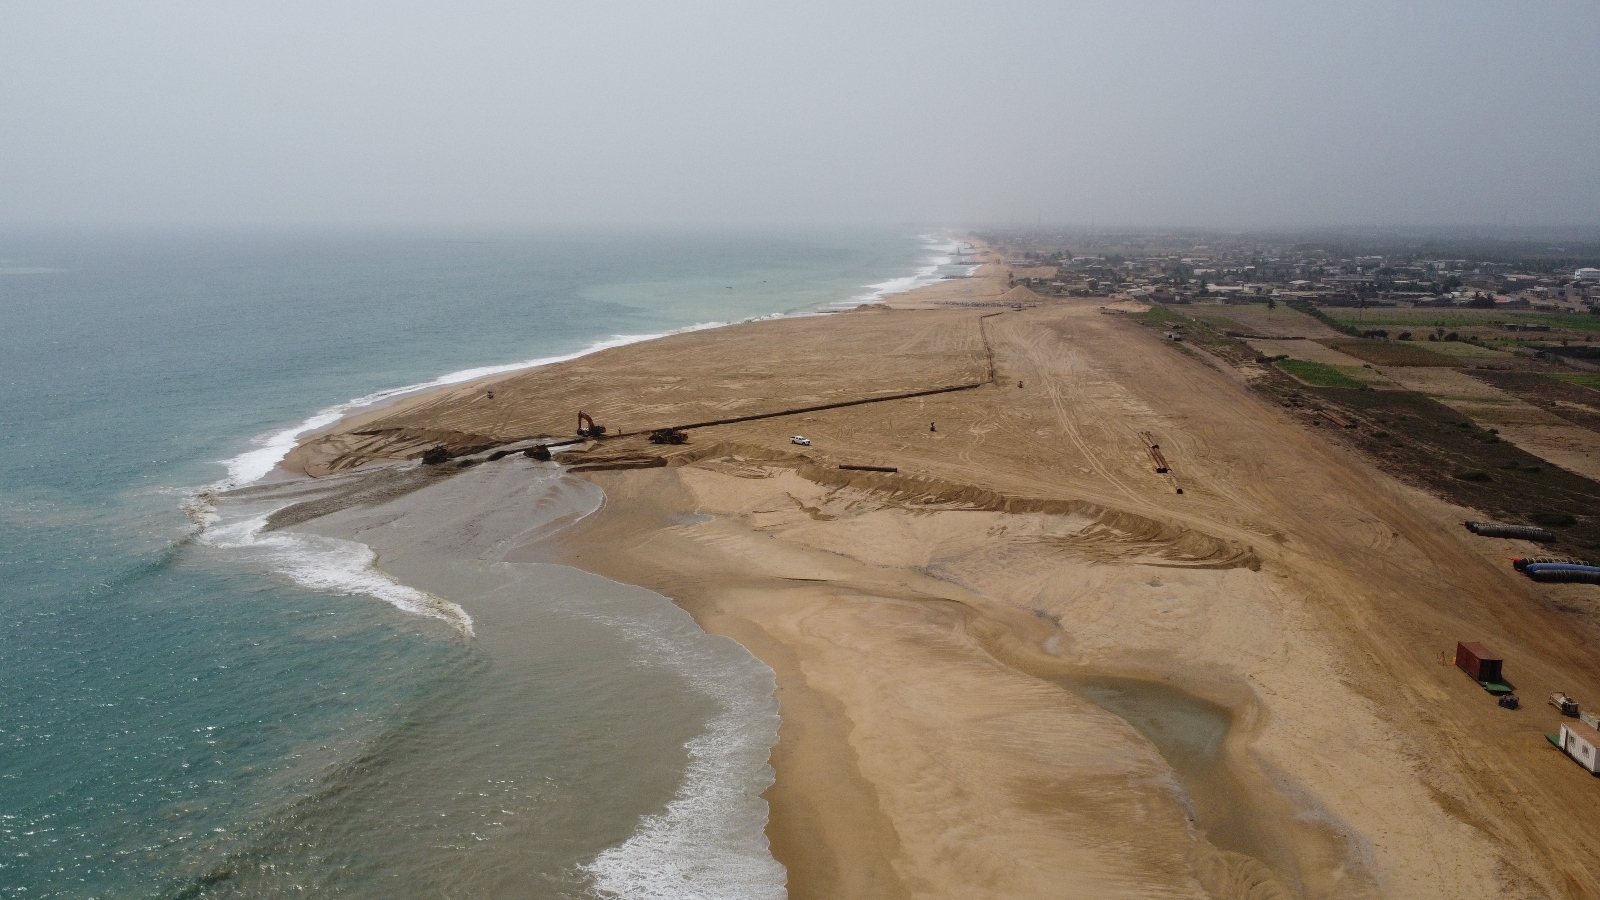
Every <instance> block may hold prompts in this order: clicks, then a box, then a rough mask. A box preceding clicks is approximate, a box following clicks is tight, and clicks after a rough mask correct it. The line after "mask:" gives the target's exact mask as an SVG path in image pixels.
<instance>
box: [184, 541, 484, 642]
mask: <svg viewBox="0 0 1600 900" xmlns="http://www.w3.org/2000/svg"><path fill="white" fill-rule="evenodd" d="M266 526H267V517H266V516H264V515H262V516H256V517H254V518H249V519H241V520H239V521H236V522H227V523H224V524H215V525H212V526H211V527H209V528H206V529H204V530H203V531H201V532H200V534H199V535H198V536H197V540H198V541H199V542H200V543H202V544H205V545H207V546H210V547H215V548H217V549H220V550H231V551H235V552H237V553H240V554H242V555H244V556H246V557H248V558H254V559H257V560H259V561H261V562H263V563H264V564H265V565H266V567H267V568H269V569H271V570H272V571H274V572H277V573H279V574H281V575H284V576H286V577H288V579H289V580H290V581H293V582H294V583H295V584H297V585H299V586H301V587H303V588H306V589H307V590H312V591H320V592H324V593H329V594H339V595H344V596H350V595H355V594H365V595H367V596H369V597H375V598H377V599H379V600H382V601H383V602H385V603H388V604H391V605H393V606H394V607H396V608H397V609H401V610H404V611H405V612H408V613H412V614H414V615H419V616H429V617H431V618H435V619H443V620H444V621H446V622H448V623H450V625H451V626H453V627H454V628H455V629H456V630H457V631H460V632H461V633H462V634H464V635H466V636H467V637H471V636H472V617H471V616H469V615H467V611H466V610H464V609H462V608H461V607H459V606H457V605H456V604H454V603H451V602H450V601H448V600H443V599H441V598H439V597H435V596H434V595H432V594H430V593H428V592H426V591H419V590H417V589H416V588H412V587H407V586H406V585H403V584H401V583H400V582H398V581H395V580H394V579H393V578H390V577H389V576H388V575H385V574H384V573H383V572H381V571H379V570H378V569H377V568H376V567H375V566H374V565H373V564H374V563H375V562H377V559H378V555H377V554H376V553H374V552H373V551H372V548H371V547H368V546H367V545H366V544H362V543H358V542H356V541H344V540H339V539H337V538H330V537H323V536H321V535H315V534H300V533H296V532H288V531H266V530H265V529H266Z"/></svg>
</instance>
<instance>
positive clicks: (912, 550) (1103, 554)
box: [277, 258, 1600, 900]
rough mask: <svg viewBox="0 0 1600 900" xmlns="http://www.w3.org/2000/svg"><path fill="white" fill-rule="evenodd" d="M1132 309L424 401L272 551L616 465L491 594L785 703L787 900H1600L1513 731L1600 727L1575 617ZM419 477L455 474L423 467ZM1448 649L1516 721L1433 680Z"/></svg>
mask: <svg viewBox="0 0 1600 900" xmlns="http://www.w3.org/2000/svg"><path fill="white" fill-rule="evenodd" d="M1136 309H1137V306H1135V305H1131V304H1127V303H1121V304H1118V303H1110V302H1109V301H1107V300H1105V299H1095V298H1081V299H1079V298H1052V299H1048V300H1045V299H1042V298H1037V297H1035V296H1034V295H1032V294H1030V293H1028V292H1027V291H1025V290H1023V289H1015V290H1012V289H1010V288H1009V287H1008V284H1007V280H1006V270H1005V267H1004V265H1003V263H1002V262H1001V261H999V260H997V259H994V258H990V260H989V262H988V263H987V264H986V265H984V266H983V267H982V268H981V269H979V271H978V272H977V274H976V275H975V276H973V277H971V278H966V279H956V280H951V281H946V282H942V283H939V284H935V285H932V286H929V287H925V288H921V289H918V290H916V291H912V292H909V293H906V294H900V295H896V296H894V297H892V298H891V299H890V302H889V303H887V304H886V305H881V306H872V307H866V308H863V309H860V310H856V311H852V312H846V313H839V314H834V315H826V316H812V317H798V318H788V319H778V320H771V321H762V322H753V323H748V324H743V325H736V326H730V327H727V328H722V329H716V330H711V331H699V332H692V333H685V334H679V335H673V336H670V337H666V338H662V339H659V340H655V341H650V342H647V343H642V344H635V345H630V346H627V347H620V348H616V349H612V350H606V351H603V352H599V353H595V354H592V355H589V356H585V357H582V358H579V359H575V360H572V361H569V362H563V363H559V364H555V365H550V366H545V367H542V368H538V369H534V370H529V371H525V372H518V373H511V374H507V375H499V376H495V377H492V378H488V379H483V380H480V381H475V382H472V383H468V384H462V385H456V386H452V387H448V388H443V389H440V390H437V391H433V392H431V393H427V394H424V395H419V396H415V397H408V398H405V399H403V400H400V401H399V402H397V403H395V404H393V405H391V406H387V407H384V408H382V409H377V410H373V411H370V412H368V413H365V414H362V415H359V416H355V417H352V418H349V419H346V420H344V421H342V422H340V423H339V424H338V425H336V426H334V427H333V428H331V429H330V430H328V431H325V432H322V433H319V434H317V435H314V436H312V437H309V438H307V439H306V440H305V441H303V442H302V443H301V445H300V446H299V447H297V448H296V449H295V450H294V451H293V452H291V453H290V455H289V457H288V458H287V459H286V461H285V466H286V467H288V468H290V469H292V470H294V471H297V472H299V473H302V474H307V475H312V476H319V477H320V476H326V475H329V474H331V473H340V472H349V471H353V470H358V469H362V468H364V467H373V466H378V467H379V468H376V469H374V470H373V471H374V472H375V473H378V474H375V475H374V476H373V477H372V478H371V479H368V480H367V481H365V482H363V484H364V486H363V487H360V488H359V489H352V490H350V491H346V492H343V493H336V494H335V495H334V496H332V497H331V498H324V499H322V500H319V501H317V503H319V504H321V505H316V506H309V507H304V508H300V509H298V510H296V509H295V508H293V507H291V510H290V511H289V512H288V513H286V514H284V515H283V516H282V517H280V519H279V520H278V521H277V524H278V525H280V526H284V527H295V528H307V529H315V528H317V522H318V519H320V518H321V517H323V516H324V515H325V514H327V513H329V512H333V511H337V510H339V509H345V508H350V507H353V506H360V507H363V508H367V507H373V506H376V505H379V504H382V503H384V502H386V501H388V500H390V499H391V498H394V497H399V496H402V495H408V494H410V493H412V492H415V491H417V490H419V489H423V488H424V487H425V486H426V485H428V484H431V483H434V482H436V481H437V480H438V479H439V478H441V477H446V476H448V475H449V474H450V473H451V472H452V471H461V472H468V471H473V470H474V469H476V468H477V466H485V467H489V466H496V465H506V464H510V462H511V461H513V460H515V461H517V464H522V462H521V461H522V460H524V459H525V458H524V457H521V456H520V454H519V455H517V456H514V457H510V458H509V459H502V460H496V461H493V462H490V461H482V462H478V460H480V459H482V458H483V457H482V454H484V453H485V452H487V451H491V450H493V449H495V448H513V449H520V448H522V447H525V446H530V445H531V444H533V443H537V442H546V441H549V440H552V439H556V438H559V439H561V440H569V439H570V438H571V436H572V434H573V429H574V426H575V424H576V416H577V412H578V411H579V410H583V411H584V412H586V413H588V414H590V415H591V416H592V417H593V418H594V420H595V421H597V422H599V423H601V424H603V425H605V426H606V427H607V428H608V430H609V432H610V433H612V434H616V433H617V432H623V433H624V434H623V436H618V437H612V438H608V439H606V440H600V441H588V442H586V443H584V444H583V445H582V446H579V447H575V448H573V449H571V450H569V451H567V452H564V453H560V454H558V457H557V460H558V462H560V463H561V464H563V465H565V466H567V467H568V470H569V473H570V474H569V476H568V477H570V478H579V479H584V480H587V481H589V482H592V483H593V484H594V485H597V486H598V487H599V488H600V489H601V490H602V491H603V492H604V496H605V500H604V504H603V506H602V507H601V508H600V509H599V511H598V512H595V513H594V514H592V515H589V516H587V517H586V518H583V519H582V520H581V521H578V522H577V523H576V524H573V525H570V526H568V527H565V528H563V529H561V530H557V531H554V533H553V536H552V534H551V530H550V529H548V528H539V529H533V530H531V531H530V532H528V533H527V534H522V535H520V536H518V537H517V538H516V539H515V540H513V541H512V542H511V543H510V544H509V545H508V546H507V547H506V548H504V550H503V558H504V559H505V560H506V561H510V562H555V563H563V564H567V565H571V566H574V567H577V568H581V569H584V570H587V571H589V572H593V573H597V574H600V575H603V576H605V577H607V578H610V579H613V580H615V581H619V582H623V583H626V584H630V585H638V586H642V587H646V588H649V589H651V590H654V591H657V592H660V593H662V594H665V595H666V596H668V597H671V598H672V599H673V600H674V601H675V602H677V603H678V604H679V605H680V606H682V607H683V608H684V609H685V610H687V611H688V612H689V613H690V614H691V615H692V616H693V617H694V619H695V621H696V622H698V623H699V625H700V626H701V627H702V628H704V629H705V630H706V631H708V632H711V633H713V634H718V635H725V636H727V637H731V638H733V639H734V640H736V641H738V642H739V643H740V644H742V645H743V646H744V647H745V648H747V649H748V650H749V651H750V652H751V653H753V654H754V655H755V656H756V657H757V658H759V659H760V660H761V661H762V662H763V663H765V664H766V665H767V666H769V667H770V668H771V669H772V670H773V672H774V673H775V674H776V685H777V687H776V695H777V699H778V702H779V711H780V716H781V720H782V724H781V727H780V730H779V735H778V742H777V744H776V745H775V746H774V748H773V750H772V756H771V764H772V767H773V769H774V771H775V773H776V780H775V782H774V783H773V785H772V787H771V789H770V790H769V791H768V792H767V794H766V799H767V801H768V803H769V805H770V818H769V822H768V826H767V835H768V837H769V839H770V841H771V846H772V852H773V855H774V856H775V857H776V859H777V860H778V861H779V862H780V863H782V864H783V865H784V866H785V867H786V869H787V873H788V887H789V895H790V896H791V897H794V898H892V897H971V898H980V897H981V898H989V897H1018V898H1021V897H1051V898H1078V897H1082V898H1107V897H1195V898H1207V897H1209V898H1219V900H1220V898H1251V900H1257V898H1274V897H1305V898H1333V897H1341V898H1342V897H1462V898H1470V897H1485V898H1487V897H1529V898H1534V897H1550V896H1560V897H1593V896H1600V874H1597V873H1600V832H1597V831H1596V830H1595V829H1594V828H1593V827H1592V822H1593V815H1592V814H1591V813H1590V812H1589V809H1590V807H1591V806H1592V805H1593V802H1594V799H1595V796H1596V791H1597V790H1600V785H1597V784H1596V782H1595V780H1594V779H1592V778H1590V777H1589V776H1588V775H1587V774H1586V773H1584V772H1583V771H1582V770H1580V769H1578V768H1577V767H1576V766H1575V765H1573V763H1572V762H1571V761H1570V760H1568V759H1566V758H1565V757H1563V756H1562V755H1561V754H1560V753H1558V752H1556V751H1555V750H1554V749H1553V748H1551V746H1550V745H1549V744H1548V743H1547V742H1546V741H1545V740H1544V738H1543V736H1542V735H1543V733H1544V732H1547V731H1552V730H1554V726H1553V722H1554V721H1555V719H1556V714H1555V712H1554V711H1553V710H1551V709H1549V708H1548V707H1543V706H1542V702H1541V701H1540V700H1539V698H1542V697H1544V695H1545V694H1546V693H1548V692H1549V691H1551V690H1555V689H1562V690H1567V691H1569V692H1573V693H1581V694H1584V695H1586V696H1600V668H1597V667H1596V666H1595V665H1594V663H1593V649H1592V648H1593V646H1595V644H1594V641H1595V638H1596V637H1597V636H1600V629H1597V627H1596V623H1597V621H1600V620H1597V619H1596V616H1595V605H1594V601H1593V597H1592V590H1593V589H1592V588H1587V587H1585V586H1581V585H1538V584H1534V583H1532V582H1529V581H1527V580H1525V579H1522V578H1519V577H1517V576H1515V575H1514V573H1512V572H1511V570H1510V568H1509V567H1508V566H1506V565H1505V563H1504V558H1505V557H1506V556H1508V555H1519V554H1523V553H1526V552H1527V551H1528V549H1529V546H1530V545H1526V544H1521V543H1519V542H1514V541H1506V540H1491V539H1483V538H1475V537H1473V536H1471V535H1469V534H1467V533H1466V532H1465V531H1464V530H1463V529H1462V528H1461V525H1460V523H1461V522H1462V520H1464V519H1470V518H1473V517H1474V514H1473V512H1472V511H1471V510H1466V509H1463V508H1460V507H1456V506H1452V505H1450V504H1447V503H1445V502H1443V501H1441V500H1439V499H1436V498H1435V497H1432V496H1430V495H1428V494H1425V493H1423V492H1421V491H1419V490H1416V489H1414V488H1412V487H1408V486H1407V485H1404V484H1402V483H1400V482H1398V481H1396V480H1394V479H1392V478H1389V477H1387V476H1385V475H1383V474H1381V473H1379V472H1376V471H1374V470H1373V469H1372V468H1371V467H1369V466H1367V465H1364V464H1363V462H1362V460H1361V458H1360V457H1359V456H1358V455H1357V454H1356V453H1354V452H1353V451H1351V450H1349V449H1348V448H1346V447H1345V446H1343V445H1341V444H1338V443H1337V442H1335V441H1331V440H1329V439H1328V438H1327V437H1325V436H1324V435H1323V434H1321V433H1319V430H1317V429H1313V428H1308V427H1306V425H1305V424H1304V423H1303V421H1301V420H1297V419H1295V418H1293V417H1291V416H1290V415H1289V414H1288V413H1287V412H1285V411H1284V410H1282V409H1280V408H1278V407H1276V406H1274V405H1272V404H1271V403H1269V402H1268V401H1267V400H1265V399H1264V398H1263V397H1261V396H1260V395H1259V394H1258V393H1255V392H1252V391H1251V390H1250V389H1249V386H1248V379H1249V373H1248V372H1247V371H1244V370H1242V369H1241V368H1240V367H1235V366H1230V365H1227V364H1225V363H1223V362H1221V361H1220V360H1217V359H1214V358H1212V357H1210V356H1208V355H1206V354H1204V353H1201V352H1195V351H1191V350H1187V349H1184V348H1178V347H1174V346H1172V345H1171V344H1169V343H1168V342H1164V341H1163V340H1162V338H1161V334H1160V332H1159V331H1158V330H1154V329H1152V328H1149V327H1146V326H1144V325H1142V324H1140V322H1139V321H1138V320H1137V318H1136V316H1135V315H1133V314H1132V312H1133V311H1135V310H1136ZM939 388H954V390H948V391H945V392H942V393H931V394H925V395H923V396H915V397H909V398H903V399H893V400H886V401H884V402H872V403H855V405H848V406H835V407H834V408H826V409H812V411H809V412H802V413H797V414H792V415H770V414H776V413H780V412H782V411H784V410H793V409H799V408H814V407H825V406H830V405H834V404H843V403H852V402H855V401H862V400H872V399H874V398H881V397H888V396H897V395H904V394H908V393H914V392H922V391H931V390H934V389H939ZM758 416H768V417H764V418H749V419H748V420H746V421H739V422H733V423H730V424H719V425H709V426H706V427H698V428H694V429H691V430H690V431H689V432H688V442H687V443H685V444H683V445H678V446H673V445H657V444H652V443H650V442H649V441H648V440H647V438H646V435H647V434H648V432H649V431H650V430H651V429H657V428H662V427H666V426H672V425H683V424H689V423H701V422H710V421H717V420H727V419H737V418H743V417H758ZM794 435H804V436H806V437H807V438H809V440H810V445H809V446H798V445H796V444H793V443H791V441H790V438H791V436H794ZM1151 444H1157V445H1159V449H1160V451H1161V453H1162V454H1163V455H1164V457H1165V459H1166V460H1167V461H1169V463H1170V471H1169V472H1167V473H1164V474H1163V473H1157V472H1156V471H1155V469H1154V466H1153V465H1152V462H1151V460H1152V457H1151V455H1150V449H1149V447H1150V445H1151ZM441 447H442V448H444V452H445V453H446V454H448V455H451V456H452V457H463V458H470V461H472V462H474V463H476V465H475V466H471V467H461V466H459V463H458V462H457V461H456V460H455V459H452V460H450V461H448V462H445V463H443V464H440V465H437V466H428V467H423V466H416V465H415V463H414V462H413V461H414V460H416V459H418V458H419V457H420V456H421V455H422V454H423V452H424V451H426V450H429V449H431V448H441ZM475 454H476V456H474V455H475ZM389 464H402V465H399V466H396V467H395V468H392V469H385V468H381V467H382V466H385V465H389ZM843 466H867V467H874V468H875V469H877V470H867V469H859V468H857V469H851V468H841V467H843ZM882 470H892V471H882ZM418 496H421V495H418ZM474 497H475V499H474V502H476V503H480V504H481V503H483V499H482V495H481V493H480V494H477V495H474ZM508 502H512V501H509V500H508ZM374 521H380V522H381V517H379V518H378V519H375V520H374ZM374 527H378V526H374ZM468 611H469V612H470V611H471V610H470V609H469V610H468ZM1458 640H1478V641H1482V642H1484V643H1486V644H1489V645H1490V646H1492V647H1493V648H1495V649H1496V650H1498V651H1500V652H1501V653H1502V654H1503V656H1504V657H1505V659H1506V669H1507V672H1508V674H1509V675H1510V677H1511V678H1512V679H1513V680H1514V681H1515V683H1516V685H1517V688H1518V690H1519V692H1520V693H1521V694H1522V695H1523V696H1524V697H1525V698H1528V703H1529V705H1530V707H1533V708H1531V709H1528V710H1525V711H1523V712H1522V713H1519V714H1516V715H1511V714H1507V713H1506V711H1504V710H1500V709H1498V708H1497V707H1496V706H1495V704H1494V703H1493V701H1492V700H1491V699H1488V697H1487V695H1486V694H1485V693H1484V692H1483V691H1482V690H1481V689H1480V688H1479V687H1478V686H1477V685H1475V684H1473V683H1472V682H1471V681H1470V680H1468V679H1467V678H1466V677H1465V676H1463V675H1462V674H1461V673H1460V672H1459V671H1457V670H1456V669H1455V668H1454V667H1452V666H1451V665H1449V664H1448V663H1449V655H1450V653H1451V651H1452V650H1453V648H1454V647H1455V643H1456V641H1458Z"/></svg>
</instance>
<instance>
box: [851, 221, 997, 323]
mask: <svg viewBox="0 0 1600 900" xmlns="http://www.w3.org/2000/svg"><path fill="white" fill-rule="evenodd" d="M922 240H923V243H924V244H926V245H927V251H928V255H927V256H925V257H923V259H922V265H921V266H920V267H919V268H918V269H917V270H916V271H915V272H913V273H911V274H910V275H904V276H901V277H899V278H891V279H889V280H888V281H880V282H878V283H877V284H869V285H867V289H866V291H865V292H863V293H860V294H856V295H854V296H852V297H851V298H849V299H848V300H843V301H840V302H838V303H835V304H832V305H833V307H834V308H849V307H855V306H860V305H861V304H864V303H882V302H883V301H884V298H886V297H888V296H890V295H891V294H903V293H905V292H906V291H914V290H916V289H917V288H920V287H927V286H928V285H930V284H938V283H939V282H941V281H944V280H945V279H946V278H948V277H949V276H948V275H943V274H940V272H939V270H940V269H942V268H944V267H945V266H948V265H950V264H951V263H954V262H955V258H956V254H958V253H959V252H960V251H961V248H962V247H963V246H964V245H963V244H962V243H961V242H959V241H952V240H945V239H942V238H940V237H939V236H937V235H931V234H925V235H923V236H922ZM977 270H978V267H977V266H968V267H967V272H966V274H967V275H969V276H970V275H972V274H973V273H974V272H976V271H977Z"/></svg>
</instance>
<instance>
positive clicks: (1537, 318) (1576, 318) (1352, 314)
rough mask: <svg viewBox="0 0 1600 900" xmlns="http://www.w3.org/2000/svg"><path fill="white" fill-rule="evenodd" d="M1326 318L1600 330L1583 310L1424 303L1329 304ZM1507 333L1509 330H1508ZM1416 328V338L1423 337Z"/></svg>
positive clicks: (1371, 323) (1368, 323)
mask: <svg viewBox="0 0 1600 900" xmlns="http://www.w3.org/2000/svg"><path fill="white" fill-rule="evenodd" d="M1321 312H1322V313H1324V315H1325V316H1326V317H1327V318H1330V319H1333V320H1335V321H1337V322H1339V323H1340V324H1341V325H1344V326H1347V327H1354V328H1358V329H1366V328H1389V327H1391V326H1395V325H1409V326H1412V327H1413V328H1420V329H1423V330H1426V329H1429V328H1482V327H1493V326H1497V325H1505V324H1507V323H1511V322H1514V323H1517V324H1519V325H1549V326H1550V327H1551V328H1565V329H1569V330H1572V331H1600V316H1593V315H1588V314H1585V313H1559V312H1533V311H1531V310H1517V309H1431V308H1428V307H1410V306H1397V307H1378V308H1374V309H1359V308H1353V307H1345V306H1330V307H1325V308H1324V309H1322V310H1321ZM1508 333H1509V332H1508ZM1423 339H1424V338H1423V335H1422V333H1421V332H1420V331H1419V332H1418V333H1417V340H1423Z"/></svg>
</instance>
